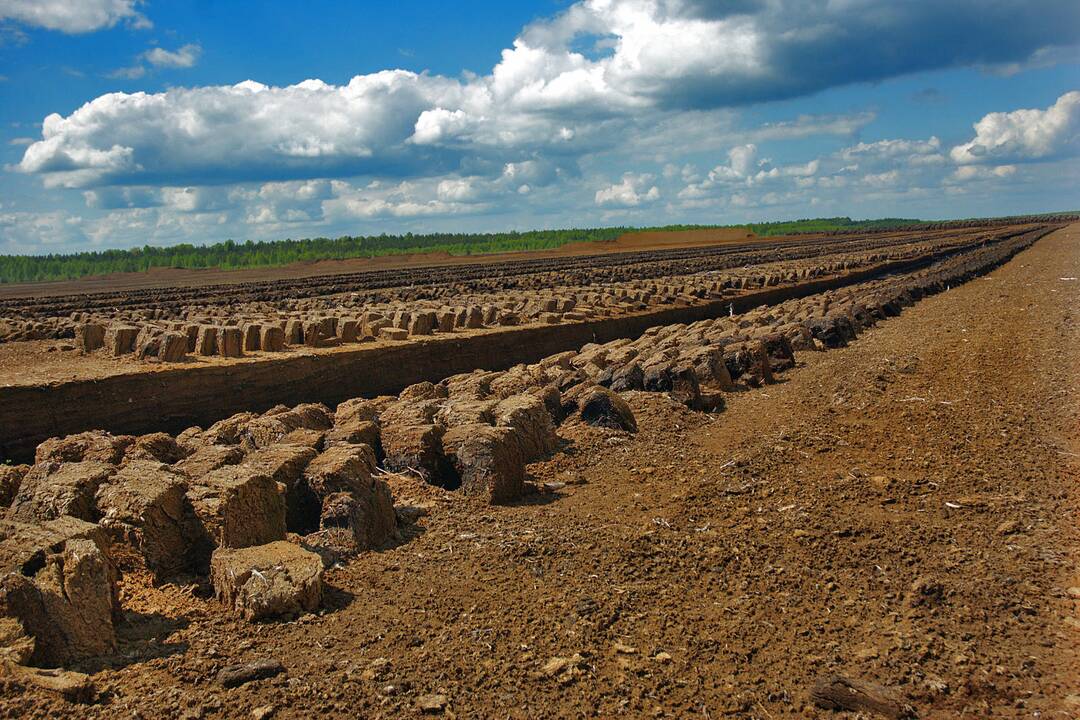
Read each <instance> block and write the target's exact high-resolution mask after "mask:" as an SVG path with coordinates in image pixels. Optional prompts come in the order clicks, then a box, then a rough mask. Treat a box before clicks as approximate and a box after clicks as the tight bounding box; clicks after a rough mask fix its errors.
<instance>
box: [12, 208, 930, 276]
mask: <svg viewBox="0 0 1080 720" xmlns="http://www.w3.org/2000/svg"><path fill="white" fill-rule="evenodd" d="M918 222H920V221H918V220H899V219H886V220H852V219H851V218H846V217H845V218H823V219H815V220H796V221H790V222H777V223H758V224H753V225H747V226H742V225H737V226H736V225H728V226H721V225H667V226H663V227H648V228H632V227H608V228H584V229H567V230H532V231H528V232H501V233H428V234H413V233H406V234H404V235H374V236H348V235H346V236H343V237H339V238H325V237H319V238H307V239H303V240H292V239H285V240H273V241H266V242H252V241H251V240H248V241H247V242H239V243H238V242H234V241H232V240H226V241H225V242H222V243H216V244H213V245H190V244H181V245H171V246H169V247H153V246H150V245H147V246H145V247H141V248H131V249H124V250H100V251H94V252H81V253H72V254H68V255H3V256H0V283H18V282H37V281H42V280H71V279H75V278H80V277H85V276H87V275H105V274H109V273H118V272H142V271H146V270H149V269H150V268H188V269H194V268H220V269H223V270H234V269H237V268H251V267H270V266H279V265H288V264H289V263H294V262H302V261H313V260H335V259H336V260H340V259H346V258H359V257H378V256H382V255H404V254H413V253H429V252H445V253H449V254H451V255H479V254H484V253H496V252H510V251H523V250H546V249H551V248H556V247H559V246H561V245H565V244H567V243H574V242H585V241H598V242H605V241H612V240H614V239H616V238H617V237H619V236H620V235H623V234H625V233H629V232H643V231H656V230H661V231H677V230H696V229H708V228H720V227H746V228H747V229H748V230H751V231H753V232H754V233H756V234H757V235H762V236H769V235H782V234H786V233H794V232H821V231H826V230H835V229H845V228H859V227H862V228H872V227H875V226H881V227H896V226H898V225H901V224H905V225H907V224H917V223H918Z"/></svg>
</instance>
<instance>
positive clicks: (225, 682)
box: [217, 659, 285, 688]
mask: <svg viewBox="0 0 1080 720" xmlns="http://www.w3.org/2000/svg"><path fill="white" fill-rule="evenodd" d="M283 672H285V666H284V665H282V664H281V662H279V661H278V660H274V659H266V660H256V661H255V662H250V663H244V664H243V665H228V666H226V667H224V668H222V669H221V672H219V673H218V678H217V679H218V682H219V683H221V685H222V687H226V688H234V687H240V686H241V685H245V684H247V683H249V682H252V681H254V680H265V679H266V678H272V677H274V676H275V675H280V674H281V673H283Z"/></svg>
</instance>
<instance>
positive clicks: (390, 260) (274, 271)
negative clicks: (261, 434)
mask: <svg viewBox="0 0 1080 720" xmlns="http://www.w3.org/2000/svg"><path fill="white" fill-rule="evenodd" d="M753 239H754V235H753V234H752V233H747V232H746V231H745V230H742V229H731V228H726V229H716V230H682V231H675V232H641V233H627V234H625V235H621V236H620V237H618V238H617V239H615V240H613V241H611V242H580V243H570V244H568V245H563V246H562V247H560V248H556V249H554V250H538V251H534V252H528V251H525V252H508V253H492V254H490V255H470V256H459V255H449V254H447V253H443V252H437V253H420V254H415V255H387V256H383V257H377V258H353V259H350V260H318V261H314V262H300V263H293V264H291V265H283V266H281V267H264V268H251V269H247V270H217V269H204V270H181V269H176V268H154V269H152V270H149V271H147V272H139V273H113V274H110V275H95V276H90V277H85V278H80V279H78V280H64V281H56V282H40V283H17V284H11V285H0V298H13V297H48V296H50V295H73V294H78V293H92V292H102V291H110V292H115V291H117V290H142V289H146V288H161V287H200V286H202V285H217V284H220V283H245V282H255V281H260V280H281V279H297V278H304V277H315V276H318V275H335V274H338V273H350V272H363V271H367V270H395V269H398V268H413V267H424V266H428V265H468V264H475V263H492V262H507V261H512V260H524V259H530V260H532V259H537V258H559V257H571V256H574V255H598V254H607V253H620V252H638V251H642V250H670V249H672V248H682V247H700V246H703V245H727V244H732V243H744V242H747V241H749V240H753ZM780 239H784V238H782V237H780V236H777V237H769V238H761V241H762V242H773V241H776V240H780Z"/></svg>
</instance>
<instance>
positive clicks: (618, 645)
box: [615, 642, 637, 655]
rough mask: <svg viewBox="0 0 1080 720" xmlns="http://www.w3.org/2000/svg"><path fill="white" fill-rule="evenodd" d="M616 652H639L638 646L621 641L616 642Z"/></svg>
mask: <svg viewBox="0 0 1080 720" xmlns="http://www.w3.org/2000/svg"><path fill="white" fill-rule="evenodd" d="M615 652H617V653H618V654H620V655H634V654H635V653H637V648H636V647H631V646H630V645H624V644H623V643H621V642H616V643H615Z"/></svg>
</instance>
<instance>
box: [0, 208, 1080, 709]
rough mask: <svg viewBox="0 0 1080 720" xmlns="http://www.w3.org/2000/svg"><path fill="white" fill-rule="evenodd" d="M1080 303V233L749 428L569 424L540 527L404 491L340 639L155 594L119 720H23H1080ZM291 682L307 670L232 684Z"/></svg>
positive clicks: (852, 351) (132, 645) (349, 589)
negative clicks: (258, 672)
mask: <svg viewBox="0 0 1080 720" xmlns="http://www.w3.org/2000/svg"><path fill="white" fill-rule="evenodd" d="M1077 276H1080V226H1077V225H1074V226H1072V227H1070V228H1069V229H1067V230H1064V231H1059V232H1058V233H1055V234H1054V235H1051V236H1049V237H1048V238H1046V239H1043V240H1041V241H1039V242H1038V243H1037V244H1036V245H1035V246H1034V247H1033V248H1031V249H1029V250H1027V251H1025V252H1023V253H1021V254H1020V255H1018V256H1017V257H1016V258H1015V259H1013V260H1012V261H1011V262H1009V263H1007V264H1006V265H1005V266H1003V267H1002V268H999V269H998V270H996V271H995V272H993V273H991V274H990V275H989V276H987V277H986V278H980V279H976V280H973V281H971V282H969V283H967V284H965V285H963V286H961V287H958V288H954V289H953V290H950V291H948V292H946V293H942V294H940V295H937V296H935V297H932V298H930V299H928V300H925V301H923V302H921V303H919V304H917V305H916V306H915V307H913V308H908V309H906V310H905V311H904V312H903V314H902V315H901V316H899V317H897V318H894V319H891V320H888V321H886V322H884V323H881V324H880V325H879V326H878V327H877V328H875V329H874V330H872V331H870V332H868V333H866V334H865V335H864V336H863V337H862V338H860V339H859V340H858V341H857V342H855V343H853V344H852V345H851V346H850V347H847V348H844V349H840V350H835V351H830V352H827V353H803V354H802V355H800V358H799V359H800V363H799V366H798V367H797V368H796V369H794V370H792V371H790V372H788V373H786V374H785V375H784V376H783V379H782V381H781V382H780V383H779V384H776V385H773V386H769V387H767V388H765V389H762V390H756V391H750V392H746V393H741V394H736V395H732V396H729V399H730V401H729V407H728V409H727V411H726V412H724V413H722V414H719V415H715V416H706V415H701V414H695V413H691V412H689V411H687V410H685V409H684V408H682V407H681V406H674V405H672V404H671V403H670V402H669V401H667V400H666V399H664V398H663V396H660V395H656V394H644V393H639V394H634V395H632V396H631V403H632V406H633V407H634V408H635V410H636V412H637V415H638V420H639V424H640V426H641V427H640V431H639V432H638V433H637V434H636V435H633V436H630V435H626V434H620V433H614V432H606V431H601V430H597V429H593V428H583V427H572V426H564V427H563V428H562V429H561V434H562V435H563V436H564V437H565V440H566V449H565V451H564V452H562V453H560V454H558V455H557V456H556V457H555V458H554V459H552V460H550V461H547V462H543V463H538V464H536V465H534V466H533V467H532V470H533V472H534V474H535V477H536V480H537V481H538V482H542V483H543V482H547V483H550V482H566V483H568V484H567V485H566V486H565V487H564V488H561V489H556V490H553V491H545V492H543V493H540V494H537V495H534V496H532V498H531V499H530V500H529V501H527V502H523V503H520V504H517V505H514V506H510V507H488V506H485V505H481V504H477V503H473V502H470V501H466V500H464V499H462V498H458V497H454V496H452V495H451V494H449V493H442V492H441V491H434V490H431V489H429V488H426V487H416V486H414V485H411V484H409V483H408V482H406V481H399V482H396V483H395V495H396V497H397V500H398V502H399V503H402V502H404V503H414V504H420V503H422V504H424V505H426V506H428V507H429V509H430V514H429V515H428V516H427V517H425V518H423V519H422V520H421V521H420V525H421V526H422V527H420V528H418V529H417V531H416V532H415V533H414V535H415V537H413V538H412V539H411V540H410V541H408V542H405V543H403V544H401V545H400V546H398V547H396V548H394V549H391V550H387V551H384V552H380V553H372V554H368V555H365V556H362V557H360V558H359V559H357V560H355V561H353V562H352V563H350V564H349V565H347V566H345V567H343V568H339V569H336V570H332V571H330V572H329V573H328V581H329V583H330V584H331V585H332V586H333V588H334V590H333V591H332V593H331V597H330V603H329V605H330V607H329V609H328V610H327V611H326V612H325V614H323V615H321V616H307V617H305V618H302V619H301V620H300V621H298V622H295V623H284V624H266V625H249V624H245V623H243V622H240V621H237V620H233V619H231V618H229V617H228V616H226V615H225V614H224V613H223V612H222V611H221V610H220V609H219V608H218V607H217V606H216V605H215V604H214V603H213V602H212V601H205V600H200V599H196V598H194V597H192V596H191V594H190V592H189V591H187V590H184V589H181V588H177V587H175V586H166V587H164V588H161V589H149V588H145V587H140V586H138V585H137V584H135V583H131V582H129V584H128V585H127V587H126V588H125V593H126V595H127V600H126V602H127V604H128V606H129V607H131V608H133V609H135V610H138V611H141V612H142V613H144V614H142V615H134V614H133V615H132V616H131V622H130V623H129V624H128V626H127V627H126V628H125V630H124V633H125V635H126V636H127V638H128V641H127V644H126V647H125V651H126V653H127V654H126V655H125V656H122V657H118V658H117V659H116V663H115V665H116V667H114V668H112V669H107V670H104V671H102V672H100V673H99V674H98V675H97V676H96V678H95V681H96V683H97V685H98V688H99V690H101V691H102V693H103V702H102V703H101V704H99V705H95V706H92V707H89V708H86V707H79V706H73V705H66V704H65V703H63V702H61V701H59V700H54V699H51V698H48V697H46V696H44V695H41V694H38V693H36V692H29V691H22V690H19V689H16V688H13V687H8V688H7V690H6V691H5V692H3V693H0V714H3V715H6V716H10V717H16V716H19V717H56V716H60V715H66V716H70V717H76V716H77V717H125V718H131V717H250V716H251V713H252V711H253V710H255V709H257V708H266V707H267V706H270V707H272V708H273V711H274V717H275V718H304V717H311V716H313V715H314V714H316V713H318V714H320V716H326V717H349V718H354V717H372V718H382V717H385V718H390V717H393V718H398V717H419V716H420V714H421V711H420V710H419V708H418V701H419V698H420V697H421V696H424V695H428V694H433V693H435V694H440V695H444V696H445V698H446V705H445V708H444V709H443V714H444V716H446V717H451V716H454V717H461V718H464V717H483V718H495V717H498V718H538V717H545V718H546V717H552V718H553V717H605V718H606V717H615V716H622V717H674V718H685V717H701V718H718V717H728V716H730V717H742V718H762V719H766V718H779V717H800V718H801V717H811V718H815V717H818V718H824V717H838V715H836V714H833V713H830V712H826V711H821V710H817V709H816V708H814V707H813V706H812V705H810V704H809V702H808V699H807V693H808V690H809V688H810V687H811V685H812V684H813V682H814V681H815V679H817V678H818V677H820V676H822V675H824V674H827V673H830V672H839V673H841V674H843V675H845V676H847V677H851V678H856V679H861V680H868V681H872V682H876V683H879V684H881V685H885V686H888V687H891V688H895V689H896V691H897V692H899V693H901V694H902V695H904V696H905V697H906V698H907V699H908V700H909V701H910V702H912V703H913V704H914V705H915V707H916V708H917V710H918V713H919V717H922V718H962V717H994V718H1011V717H1016V718H1019V717H1028V718H1030V717H1042V718H1074V717H1077V716H1078V715H1080V689H1078V688H1080V673H1078V669H1080V620H1078V609H1080V608H1078V605H1080V597H1077V595H1080V590H1077V589H1075V588H1076V587H1077V586H1080V578H1078V575H1077V561H1078V549H1080V526H1078V523H1077V511H1078V509H1080V502H1078V501H1080V495H1078V487H1080V486H1078V484H1077V481H1078V479H1080V405H1078V404H1077V402H1076V398H1077V397H1078V393H1080V324H1078V312H1080V281H1077V280H1072V279H1063V278H1075V277H1077ZM1070 593H1071V595H1070ZM261 658H277V659H279V660H280V661H281V662H282V663H283V664H284V666H285V668H286V670H285V672H284V673H283V674H281V675H279V676H277V677H276V678H274V679H270V680H262V681H257V682H253V683H250V684H248V685H245V686H242V687H240V688H236V689H232V690H225V689H222V688H221V687H220V686H219V685H218V684H217V683H216V682H215V677H216V674H217V672H218V670H219V669H220V668H221V667H223V666H225V665H229V664H232V663H237V662H246V661H252V660H257V659H261ZM553 658H565V659H567V661H566V662H565V663H563V662H556V663H552V662H551V661H552V659H553ZM560 665H561V668H557V666H560ZM845 717H855V716H854V715H850V716H845Z"/></svg>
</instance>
